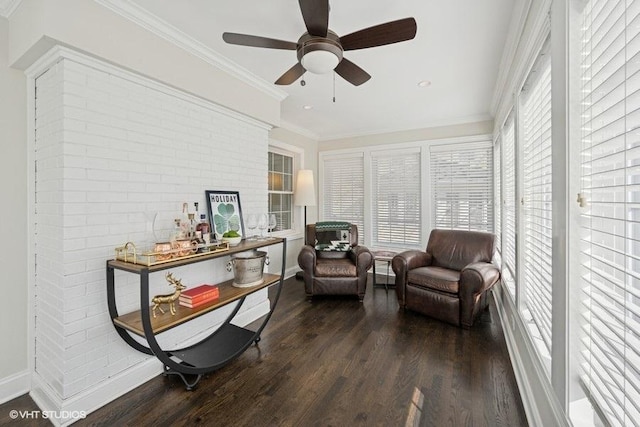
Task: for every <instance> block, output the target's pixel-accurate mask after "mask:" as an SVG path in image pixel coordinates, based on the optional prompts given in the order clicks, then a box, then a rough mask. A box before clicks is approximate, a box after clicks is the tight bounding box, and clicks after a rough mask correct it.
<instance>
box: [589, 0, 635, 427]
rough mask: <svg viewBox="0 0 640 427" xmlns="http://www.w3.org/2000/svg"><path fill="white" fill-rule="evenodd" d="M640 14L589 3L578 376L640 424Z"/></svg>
mask: <svg viewBox="0 0 640 427" xmlns="http://www.w3.org/2000/svg"><path fill="white" fill-rule="evenodd" d="M639 13H640V3H639V2H629V1H627V2H623V1H616V2H613V1H604V0H590V1H585V2H584V8H583V9H582V30H583V33H582V34H581V40H582V46H581V60H582V61H581V64H580V71H581V73H582V75H581V99H580V102H581V105H582V111H581V115H582V123H581V126H582V135H581V145H582V147H581V164H582V168H581V175H582V182H581V186H582V189H581V192H582V193H581V194H582V197H583V198H584V200H585V202H586V203H585V204H584V206H583V207H582V208H581V222H580V228H579V230H580V246H581V248H580V249H581V255H580V263H581V271H580V274H579V281H580V289H581V291H582V295H581V298H580V302H581V305H582V306H581V307H580V310H581V314H582V316H581V317H582V320H583V324H582V325H581V326H582V328H581V329H582V332H583V335H582V336H581V337H580V338H581V340H580V341H581V345H582V347H581V351H580V352H579V356H580V366H581V372H580V378H581V381H582V384H583V387H584V388H585V389H586V391H587V395H588V396H590V398H591V401H592V402H593V403H594V404H595V405H596V406H597V407H598V409H599V410H598V411H597V412H598V413H600V414H601V416H602V417H603V418H604V422H605V424H608V425H612V426H629V425H640V407H639V406H638V402H640V243H639V242H640V225H639V224H640V187H639V183H640V167H639V166H638V165H640V148H639V147H640V137H639V136H638V135H639V129H640V114H639V112H640V92H639V91H638V88H639V87H640V61H639V58H640V43H639V41H640V26H639V25H638V23H639V22H640V17H639Z"/></svg>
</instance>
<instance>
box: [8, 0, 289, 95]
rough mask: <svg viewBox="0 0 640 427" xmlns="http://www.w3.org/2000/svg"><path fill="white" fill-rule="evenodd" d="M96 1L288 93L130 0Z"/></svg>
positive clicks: (267, 89)
mask: <svg viewBox="0 0 640 427" xmlns="http://www.w3.org/2000/svg"><path fill="white" fill-rule="evenodd" d="M0 1H2V0H0ZM14 1H15V0H14ZM18 1H20V0H18ZM94 1H95V2H96V3H98V4H100V5H102V6H104V7H106V8H107V9H109V10H111V11H113V12H115V13H117V14H118V15H120V16H122V17H124V18H126V19H128V20H130V21H131V22H133V23H135V24H137V25H139V26H140V27H142V28H144V29H146V30H148V31H150V32H152V33H153V34H155V35H157V36H159V37H162V38H163V39H165V40H167V41H169V42H170V43H173V44H174V45H176V46H178V47H179V48H181V49H183V50H185V51H187V52H189V53H190V54H192V55H194V56H196V57H198V58H200V59H202V60H204V61H205V62H207V63H208V64H210V65H213V66H214V67H216V68H218V69H220V70H222V71H225V72H227V73H229V74H231V75H232V76H234V77H237V78H238V79H239V80H241V81H243V82H245V83H247V84H248V85H250V86H252V87H254V88H256V89H258V90H260V91H262V92H264V93H266V94H267V95H269V96H271V97H273V98H275V99H276V100H278V101H282V100H283V99H285V98H286V97H287V96H289V94H288V93H287V92H285V91H283V90H281V89H278V88H276V87H274V86H273V84H272V83H269V82H267V81H265V80H264V79H261V78H260V77H258V76H256V75H255V74H253V73H251V72H250V71H249V70H247V69H246V68H243V67H241V66H240V65H238V64H236V63H235V62H233V61H231V60H229V59H227V58H225V57H223V56H222V55H220V54H219V53H217V52H216V51H214V50H213V49H211V48H210V47H208V46H207V45H205V44H204V43H201V42H199V41H198V40H196V39H194V38H193V37H191V36H189V35H187V34H185V33H184V32H182V31H180V30H179V29H177V28H176V27H174V26H173V25H171V24H169V23H168V22H166V21H164V20H162V19H160V18H159V17H157V16H156V15H154V14H152V13H151V12H149V11H148V10H146V9H144V8H142V7H140V6H139V5H137V4H135V3H133V2H131V1H129V0H94Z"/></svg>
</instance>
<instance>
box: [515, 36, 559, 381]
mask: <svg viewBox="0 0 640 427" xmlns="http://www.w3.org/2000/svg"><path fill="white" fill-rule="evenodd" d="M520 102H521V109H520V117H519V121H520V122H521V129H522V135H521V137H520V138H518V139H519V143H518V145H519V147H520V150H521V151H520V152H521V153H522V191H523V194H522V196H523V197H522V203H521V206H522V225H523V239H522V250H523V257H522V270H523V271H522V276H521V280H520V283H519V286H521V288H522V291H521V295H520V296H521V298H522V302H523V303H522V314H523V317H524V319H525V320H527V323H528V324H529V326H530V332H531V333H532V335H533V337H534V339H535V340H536V343H537V344H538V351H539V352H540V355H541V356H542V358H543V360H545V361H546V362H547V363H546V364H545V366H546V367H547V373H549V372H550V369H551V367H550V351H551V269H552V261H551V256H552V250H551V239H552V234H551V230H552V222H551V214H552V212H551V195H552V193H551V60H550V58H549V54H548V48H546V47H545V48H543V50H542V53H541V55H540V56H539V58H538V60H537V61H536V63H535V64H534V67H533V69H532V70H531V72H530V74H529V77H528V79H527V81H526V83H525V85H524V88H523V90H522V93H521V96H520Z"/></svg>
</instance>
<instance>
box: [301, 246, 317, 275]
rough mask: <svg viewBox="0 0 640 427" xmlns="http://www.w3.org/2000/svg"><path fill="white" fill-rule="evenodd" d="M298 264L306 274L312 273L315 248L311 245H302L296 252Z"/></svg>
mask: <svg viewBox="0 0 640 427" xmlns="http://www.w3.org/2000/svg"><path fill="white" fill-rule="evenodd" d="M298 265H299V266H300V268H301V269H302V271H304V272H305V273H307V274H311V275H313V272H314V270H315V266H316V249H315V248H314V247H313V246H311V245H304V246H303V247H302V249H300V253H299V254H298Z"/></svg>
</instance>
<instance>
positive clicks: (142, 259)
mask: <svg viewBox="0 0 640 427" xmlns="http://www.w3.org/2000/svg"><path fill="white" fill-rule="evenodd" d="M228 250H229V243H228V242H222V243H211V244H208V245H207V244H204V243H203V244H198V245H193V246H191V247H189V248H184V247H178V248H175V247H174V248H171V249H168V248H167V249H163V250H154V251H146V252H141V253H138V251H137V249H136V245H134V244H133V242H127V243H126V244H125V245H124V246H120V247H118V248H116V259H117V260H118V261H124V262H129V263H132V264H139V265H145V266H147V267H151V266H152V265H158V264H164V263H167V262H172V261H179V260H183V259H191V258H198V257H201V256H205V255H211V254H213V253H216V252H224V251H228Z"/></svg>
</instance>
